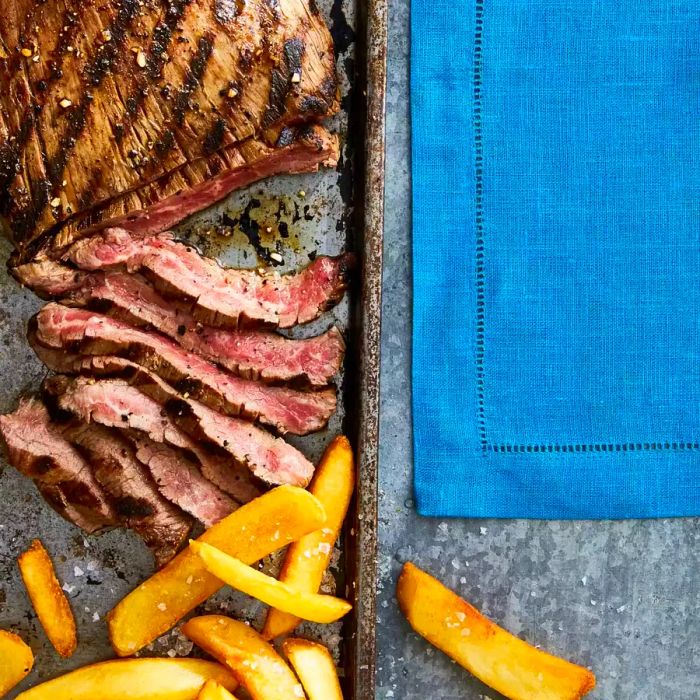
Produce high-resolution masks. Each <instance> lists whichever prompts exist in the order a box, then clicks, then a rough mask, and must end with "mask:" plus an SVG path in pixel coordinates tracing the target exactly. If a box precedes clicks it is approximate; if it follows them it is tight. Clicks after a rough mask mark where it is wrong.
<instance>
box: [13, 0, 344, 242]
mask: <svg viewBox="0 0 700 700" xmlns="http://www.w3.org/2000/svg"><path fill="white" fill-rule="evenodd" d="M0 49H2V56H4V57H6V58H4V59H2V60H0V87H1V88H2V89H0V114H2V119H1V120H0V192H2V193H3V196H2V199H1V200H0V211H1V212H2V214H3V215H4V216H6V217H7V218H8V219H9V220H11V222H12V228H13V232H14V236H15V240H16V243H17V244H18V246H19V247H24V246H26V244H27V243H28V242H30V241H32V240H35V239H36V238H37V237H38V236H41V235H42V233H45V232H48V231H51V230H52V229H53V228H55V227H56V226H57V225H58V224H61V223H64V222H66V221H67V220H68V219H70V218H71V217H72V216H74V215H75V214H78V213H82V212H85V211H87V210H89V209H90V208H93V207H95V206H97V205H99V204H101V203H103V202H107V201H109V200H111V199H113V198H114V197H116V196H119V195H122V194H124V193H126V192H130V191H133V190H136V189H138V188H140V187H142V186H143V185H145V184H147V183H149V182H154V181H156V180H158V179H159V178H162V177H163V176H165V175H167V174H168V173H171V172H173V171H175V170H176V169H178V168H182V167H183V166H185V165H187V164H192V163H195V162H196V161H197V160H198V159H202V158H205V157H207V156H209V155H211V154H213V153H215V152H218V151H220V150H221V149H223V148H225V147H228V146H231V145H233V144H237V143H240V142H242V141H244V140H246V139H251V138H259V139H261V140H263V141H265V142H267V143H268V144H270V145H273V144H275V143H276V142H277V141H278V140H279V139H280V138H281V137H282V136H283V135H284V131H283V129H284V127H285V125H293V124H299V123H303V122H306V121H313V120H317V119H319V118H321V117H323V116H326V115H328V114H332V113H333V112H335V111H336V109H337V106H338V101H337V88H336V81H335V75H334V66H333V62H334V56H333V49H332V42H331V38H330V35H329V33H328V31H327V29H326V27H325V26H324V23H323V20H322V19H321V17H320V16H319V14H318V12H316V11H314V10H311V11H310V10H309V8H308V7H307V5H306V4H305V2H304V0H276V2H269V1H268V0H246V2H240V3H238V2H233V1H229V0H148V1H146V2H142V1H140V0H112V1H111V2H96V0H81V1H80V2H79V1H78V0H34V1H33V2H30V1H29V0H6V2H3V3H2V7H1V8H0ZM27 54H29V55H27ZM34 56H37V57H38V58H39V60H37V61H35V60H33V57H34ZM64 182H65V184H64Z"/></svg>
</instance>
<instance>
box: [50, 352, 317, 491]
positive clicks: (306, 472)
mask: <svg viewBox="0 0 700 700" xmlns="http://www.w3.org/2000/svg"><path fill="white" fill-rule="evenodd" d="M121 363H122V364H131V363H125V362H124V361H123V360H122V361H121ZM130 370H131V371H132V373H133V375H132V381H133V382H134V386H131V385H130V383H129V381H127V380H124V379H101V380H98V381H95V380H94V379H92V378H87V377H75V378H70V377H66V376H63V375H58V376H54V377H49V378H48V379H47V380H45V382H44V390H45V391H46V392H47V393H48V394H49V395H51V396H55V397H56V400H57V403H58V405H59V406H60V407H61V408H62V409H63V410H64V411H69V412H70V413H72V414H73V415H75V416H76V417H78V418H80V419H81V420H83V421H86V422H89V421H94V422H97V423H101V424H103V425H106V426H110V427H117V428H119V427H121V428H129V429H136V430H141V431H143V432H145V433H147V434H148V435H149V436H150V437H151V438H152V439H153V440H155V441H156V442H165V443H168V444H173V445H175V446H178V445H176V444H175V443H176V442H179V440H178V439H177V437H175V438H174V437H173V436H172V435H171V433H170V431H171V430H172V426H173V423H174V424H175V425H177V426H178V427H180V428H182V430H184V431H185V432H186V433H187V434H188V435H189V436H190V437H192V438H194V439H195V440H201V441H202V442H205V443H208V444H211V445H214V446H216V447H218V448H220V449H222V450H224V451H226V452H227V453H228V454H229V455H230V457H231V458H232V459H234V460H235V461H236V462H237V463H239V464H241V465H243V466H245V467H247V468H248V469H249V470H250V471H251V473H252V474H254V475H255V476H256V477H257V478H259V479H261V480H263V481H265V482H267V483H269V484H274V485H279V484H293V485H295V486H306V485H307V484H308V483H309V481H310V480H311V477H312V475H313V471H314V467H313V465H312V464H311V463H310V462H309V461H308V460H307V459H306V458H305V457H304V456H303V455H302V454H301V452H299V451H298V450H297V449H296V448H294V447H292V446H291V445H289V444H288V443H286V442H285V441H284V440H282V439H281V438H277V437H274V436H273V435H270V433H268V432H266V431H264V430H262V429H261V428H258V427H256V426H255V425H253V424H252V423H248V422H246V421H242V420H239V419H237V418H231V417H229V416H223V415H221V414H219V413H217V412H216V411H212V410H211V409H210V408H207V407H206V406H204V405H203V404H200V403H199V402H198V401H193V400H192V399H187V400H185V399H183V398H181V397H179V396H178V394H177V393H176V392H174V391H173V390H172V388H171V387H169V386H168V385H167V384H165V383H164V382H163V381H162V380H160V379H159V378H158V377H156V376H155V375H152V374H150V373H149V372H147V371H146V370H144V369H143V368H141V367H139V366H138V365H133V364H131V366H130ZM168 419H170V420H168Z"/></svg>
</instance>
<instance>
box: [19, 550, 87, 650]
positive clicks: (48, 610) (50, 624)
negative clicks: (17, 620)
mask: <svg viewBox="0 0 700 700" xmlns="http://www.w3.org/2000/svg"><path fill="white" fill-rule="evenodd" d="M17 563H18V564H19V570H20V573H21V574H22V580H23V581H24V585H25V587H26V589H27V593H29V599H30V600H31V601H32V605H33V606H34V610H35V611H36V614H37V617H38V618H39V622H41V626H42V627H43V628H44V631H45V632H46V636H47V637H48V638H49V641H50V642H51V644H53V647H54V649H55V650H56V651H57V652H58V653H59V654H60V655H61V656H62V657H63V658H65V659H67V658H68V657H70V656H72V655H73V652H74V651H75V650H76V648H77V646H78V634H77V631H76V628H75V618H74V617H73V611H72V610H71V608H70V604H69V603H68V598H66V596H65V594H64V592H63V589H62V588H61V584H60V583H59V582H58V579H57V578H56V572H55V571H54V568H53V563H52V561H51V557H49V553H48V552H47V551H46V549H45V548H44V545H43V544H42V543H41V542H40V541H39V540H34V541H33V542H32V544H31V546H30V547H29V549H28V550H27V551H26V552H22V554H20V555H19V557H18V558H17Z"/></svg>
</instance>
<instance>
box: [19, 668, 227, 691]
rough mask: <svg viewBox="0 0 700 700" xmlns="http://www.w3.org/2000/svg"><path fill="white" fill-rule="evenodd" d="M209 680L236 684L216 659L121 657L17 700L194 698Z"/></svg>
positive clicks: (73, 672)
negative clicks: (215, 661)
mask: <svg viewBox="0 0 700 700" xmlns="http://www.w3.org/2000/svg"><path fill="white" fill-rule="evenodd" d="M210 679H211V680H215V681H216V682H217V683H219V684H220V685H223V686H224V687H225V688H233V687H235V685H236V681H235V679H234V678H233V676H232V675H231V673H230V672H229V671H228V670H227V669H226V668H224V667H223V666H221V664H217V663H214V662H213V661H202V660H201V659H120V660H117V661H105V662H104V663H100V664H92V665H91V666H83V668H79V669H78V670H76V671H72V672H71V673H67V674H66V675H65V676H59V677H58V678H54V679H53V680H51V681H47V682H46V683H42V684H41V685H37V686H35V687H34V688H31V689H30V690H26V691H25V692H24V693H20V694H19V695H18V696H17V698H16V700H95V698H99V699H100V700H195V699H196V697H197V694H198V693H199V691H200V690H201V688H202V685H203V684H204V683H206V682H207V681H208V680H210Z"/></svg>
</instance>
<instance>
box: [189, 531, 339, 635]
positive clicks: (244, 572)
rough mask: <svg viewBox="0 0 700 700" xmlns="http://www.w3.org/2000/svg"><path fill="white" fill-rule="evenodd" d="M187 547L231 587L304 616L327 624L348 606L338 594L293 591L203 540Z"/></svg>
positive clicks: (208, 568)
mask: <svg viewBox="0 0 700 700" xmlns="http://www.w3.org/2000/svg"><path fill="white" fill-rule="evenodd" d="M190 548H191V549H192V550H193V551H194V552H195V553H196V554H197V555H198V556H199V558H200V559H201V560H202V562H203V563H204V566H205V567H206V568H207V571H209V573H211V574H214V576H216V577H217V578H219V579H221V580H222V581H224V582H225V583H227V584H228V585H229V586H231V587H232V588H235V589H236V590H238V591H241V592H242V593H245V594H246V595H249V596H253V598H257V599H258V600H260V601H262V602H263V603H266V604H267V605H273V606H274V607H276V608H277V609H278V610H284V611H285V612H288V613H293V614H295V615H298V616H299V617H300V618H302V619H304V620H310V621H311V622H318V623H321V624H329V623H331V622H335V621H336V620H339V619H340V618H341V617H343V616H344V615H347V614H348V613H349V612H350V610H352V605H350V603H348V602H347V601H345V600H341V599H340V598H335V597H333V596H331V595H319V594H318V593H304V592H300V591H296V590H294V589H293V588H291V587H290V586H288V585H287V584H286V583H280V582H279V581H278V580H277V579H276V578H272V576H268V575H267V574H264V573H263V572H262V571H258V570H257V569H253V568H252V567H250V566H248V565H247V564H244V563H243V562H242V561H241V560H240V559H236V558H235V557H231V556H229V555H228V554H226V553H224V552H222V551H221V550H220V549H216V547H212V546H211V545H210V544H206V543H205V542H192V543H191V544H190Z"/></svg>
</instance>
